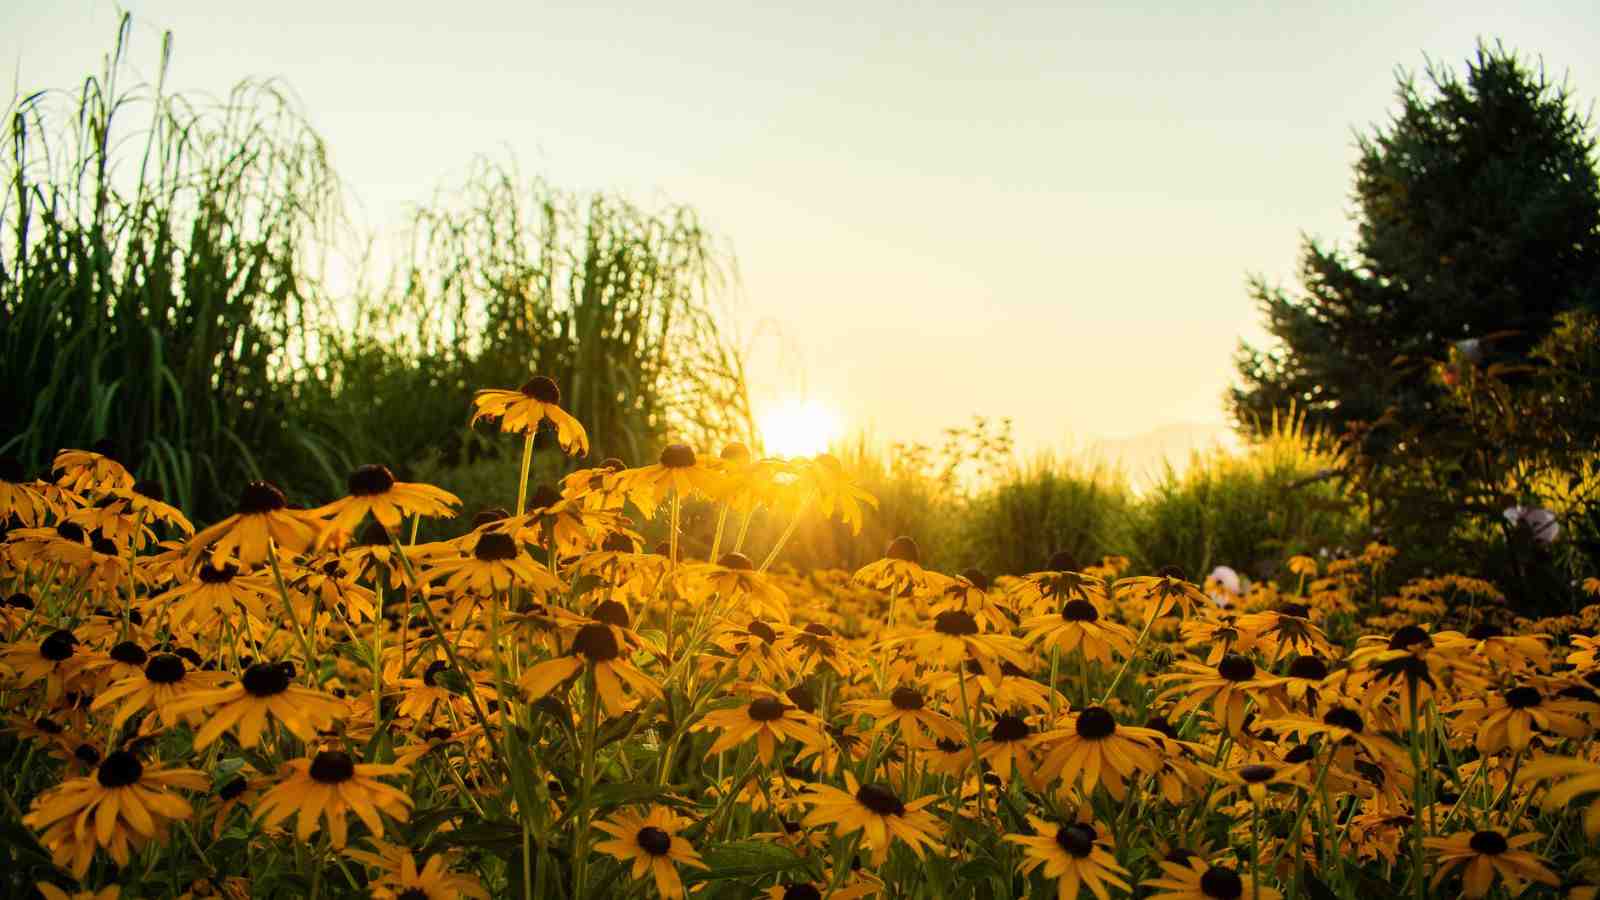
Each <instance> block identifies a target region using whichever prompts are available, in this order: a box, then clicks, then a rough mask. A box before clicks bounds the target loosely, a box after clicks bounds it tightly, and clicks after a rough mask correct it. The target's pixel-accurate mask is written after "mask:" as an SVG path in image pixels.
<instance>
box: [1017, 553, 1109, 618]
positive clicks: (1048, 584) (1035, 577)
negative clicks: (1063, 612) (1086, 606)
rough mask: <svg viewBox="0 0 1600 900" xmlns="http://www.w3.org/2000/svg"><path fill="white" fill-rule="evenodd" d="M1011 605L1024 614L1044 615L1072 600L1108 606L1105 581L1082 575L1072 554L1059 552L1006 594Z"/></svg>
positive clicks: (1025, 576)
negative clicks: (1045, 612) (1043, 613)
mask: <svg viewBox="0 0 1600 900" xmlns="http://www.w3.org/2000/svg"><path fill="white" fill-rule="evenodd" d="M1006 593H1007V595H1008V596H1009V597H1010V599H1011V602H1012V605H1013V606H1014V607H1015V608H1016V609H1017V610H1019V611H1021V612H1023V613H1025V614H1026V613H1042V612H1044V611H1046V610H1052V609H1060V608H1061V607H1062V606H1063V605H1065V604H1067V603H1069V602H1071V601H1073V600H1087V601H1089V602H1091V603H1094V604H1095V605H1096V606H1099V607H1102V608H1103V607H1104V606H1105V605H1106V603H1107V602H1109V598H1108V595H1107V593H1106V582H1105V579H1104V578H1101V577H1100V576H1098V575H1094V574H1090V573H1088V572H1082V571H1079V567H1078V562H1077V560H1075V559H1073V558H1072V554H1070V553H1067V552H1065V551H1058V552H1057V553H1056V554H1055V555H1053V556H1051V557H1050V561H1049V562H1048V563H1046V564H1045V567H1044V569H1042V570H1040V571H1038V572H1029V573H1028V574H1027V575H1024V576H1022V578H1020V579H1018V580H1017V581H1016V582H1014V583H1013V584H1012V585H1011V586H1010V587H1009V588H1008V589H1007V591H1006Z"/></svg>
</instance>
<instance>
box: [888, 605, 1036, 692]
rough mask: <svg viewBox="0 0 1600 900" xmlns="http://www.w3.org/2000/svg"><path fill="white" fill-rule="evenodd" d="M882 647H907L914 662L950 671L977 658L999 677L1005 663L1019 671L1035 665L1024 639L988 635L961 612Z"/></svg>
mask: <svg viewBox="0 0 1600 900" xmlns="http://www.w3.org/2000/svg"><path fill="white" fill-rule="evenodd" d="M882 646H883V647H885V648H888V647H896V646H903V647H905V649H906V652H907V654H908V655H909V656H910V657H912V658H913V659H916V660H919V661H923V662H926V663H930V664H933V665H936V666H942V667H944V668H948V669H954V668H955V667H957V666H959V665H962V664H963V663H965V662H966V661H967V660H968V659H969V658H970V659H975V660H977V661H978V663H979V665H981V666H983V667H984V668H985V669H987V670H989V671H990V672H992V673H994V674H995V675H996V676H997V677H998V674H999V670H1000V663H1001V662H1009V663H1011V664H1012V665H1014V666H1017V667H1019V668H1026V667H1027V666H1029V665H1030V664H1031V663H1032V661H1031V660H1030V659H1029V658H1028V653H1027V649H1026V646H1025V645H1024V644H1023V642H1022V641H1021V640H1019V639H1017V638H1014V637H1012V636H1011V635H1009V634H1002V633H999V632H984V631H983V630H982V629H981V628H980V627H979V625H978V620H977V619H975V618H973V616H972V614H971V613H968V612H963V611H961V610H958V609H951V610H945V611H944V612H942V613H939V614H938V615H937V616H934V617H933V621H932V622H928V623H926V624H925V625H924V626H923V627H921V628H915V629H911V630H908V631H905V632H902V633H900V634H899V635H897V636H895V637H892V638H888V639H886V640H884V641H883V642H882Z"/></svg>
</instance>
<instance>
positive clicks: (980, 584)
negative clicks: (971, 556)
mask: <svg viewBox="0 0 1600 900" xmlns="http://www.w3.org/2000/svg"><path fill="white" fill-rule="evenodd" d="M961 577H962V578H965V579H966V580H968V581H970V582H972V586H973V587H975V588H977V589H978V590H980V591H987V590H988V589H989V584H990V582H989V576H987V575H985V574H983V570H982V569H963V570H962V572H961Z"/></svg>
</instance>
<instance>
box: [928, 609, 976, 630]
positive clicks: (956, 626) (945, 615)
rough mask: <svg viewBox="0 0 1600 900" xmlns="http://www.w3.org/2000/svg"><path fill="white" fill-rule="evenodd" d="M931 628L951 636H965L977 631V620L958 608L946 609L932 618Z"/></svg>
mask: <svg viewBox="0 0 1600 900" xmlns="http://www.w3.org/2000/svg"><path fill="white" fill-rule="evenodd" d="M933 630H934V631H937V632H939V633H940V634H946V635H949V636H951V637H966V636H967V635H971V634H977V633H978V620H977V619H974V618H973V617H972V614H971V613H969V612H966V611H964V610H959V609H947V610H945V611H944V612H942V613H939V615H938V616H936V617H935V618H934V620H933Z"/></svg>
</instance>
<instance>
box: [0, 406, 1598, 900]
mask: <svg viewBox="0 0 1600 900" xmlns="http://www.w3.org/2000/svg"><path fill="white" fill-rule="evenodd" d="M473 402H474V410H473V415H474V416H475V419H481V420H487V421H489V422H491V423H498V426H499V427H500V428H501V429H502V430H503V431H505V432H509V433H511V434H513V435H515V436H514V437H509V438H507V440H515V441H519V442H520V446H521V449H522V465H521V469H522V473H523V477H522V478H521V479H520V482H519V483H518V484H516V485H507V486H506V489H507V490H506V498H505V502H506V508H503V509H486V510H481V511H478V510H462V509H460V508H459V507H460V505H461V504H460V502H459V501H458V499H457V498H456V497H455V496H453V495H452V494H450V493H448V492H446V491H443V490H441V489H439V488H436V487H433V486H431V485H427V484H418V483H407V482H402V481H398V480H397V479H396V477H395V476H394V475H393V474H392V473H391V471H390V470H389V469H387V468H385V467H384V466H381V465H366V466H362V467H360V468H359V469H357V470H356V471H355V472H353V473H352V474H351V475H350V476H349V481H348V493H347V494H346V495H345V496H343V497H341V498H338V499H333V500H331V502H328V503H326V504H324V505H321V506H313V507H306V508H300V507H296V506H292V505H290V503H289V502H288V500H287V499H286V495H285V493H284V491H283V490H281V489H280V487H278V486H275V485H273V484H271V483H268V482H265V481H257V482H251V483H248V484H244V485H241V486H240V487H239V492H238V500H237V506H236V511H235V512H234V514H232V515H230V516H227V517H226V518H223V519H221V520H220V521H217V522H215V523H194V524H191V522H190V521H189V520H188V519H187V518H186V517H185V515H184V513H183V511H181V510H180V509H178V508H176V507H175V506H173V505H169V504H168V503H166V502H164V501H163V499H162V497H161V496H160V492H159V491H158V490H156V489H155V488H154V487H153V486H152V485H151V484H150V483H149V482H144V481H139V480H136V479H135V477H134V475H133V474H130V472H129V471H128V470H127V469H125V468H124V467H123V465H121V464H120V463H119V462H118V461H116V460H115V459H113V458H111V457H109V456H106V455H103V454H101V453H96V452H91V451H86V450H65V451H62V452H61V453H59V454H58V455H57V456H56V457H55V459H54V464H53V467H52V469H51V471H50V472H48V473H45V474H44V476H43V477H41V478H29V477H28V476H27V473H24V472H22V471H21V470H20V466H16V465H10V466H9V467H8V468H7V469H6V470H5V471H0V518H3V519H4V522H5V523H6V524H5V532H4V539H3V542H0V593H3V596H4V597H5V598H6V599H5V600H4V604H3V606H0V701H3V706H4V714H5V729H4V734H3V735H0V760H3V762H0V786H3V788H4V795H5V809H4V810H3V812H0V815H3V816H4V823H5V842H6V843H7V844H9V845H11V850H10V852H11V853H12V854H13V856H12V858H13V859H14V860H17V861H18V862H19V863H20V865H17V866H15V867H13V868H12V870H11V871H9V872H6V873H4V874H0V879H4V886H3V889H0V893H6V894H7V896H13V895H15V896H32V895H33V892H34V891H37V892H38V894H39V895H42V896H45V897H49V898H59V897H96V898H100V900H105V898H114V897H118V896H120V897H167V896H173V897H177V896H181V897H215V896H220V897H307V896H309V897H314V898H322V897H330V898H331V897H358V896H373V897H384V898H399V900H425V898H426V900H445V898H453V897H490V896H493V897H513V898H518V897H527V898H533V897H538V898H556V897H564V898H598V897H655V896H660V897H682V896H685V895H690V894H692V895H696V896H702V897H770V898H774V900H778V898H784V900H805V898H820V897H834V898H867V897H884V898H888V897H991V898H1008V897H1021V896H1033V897H1059V898H1062V900H1070V898H1075V897H1095V898H1098V900H1106V898H1110V897H1128V896H1139V897H1149V898H1159V900H1200V898H1217V900H1232V898H1251V900H1256V898H1265V900H1277V898H1280V897H1318V898H1321V897H1356V896H1368V897H1384V896H1410V897H1417V898H1423V897H1431V896H1457V895H1459V896H1467V897H1486V896H1500V897H1516V896H1524V895H1526V896H1571V897H1580V896H1582V897H1593V896H1595V892H1596V890H1597V888H1596V887H1594V886H1592V885H1594V884H1600V865H1597V861H1600V857H1596V856H1595V855H1594V854H1593V852H1592V848H1593V846H1594V841H1595V839H1596V838H1597V837H1600V757H1597V754H1596V748H1595V745H1594V743H1593V741H1592V733H1593V730H1594V725H1595V722H1596V720H1597V718H1600V695H1597V694H1596V688H1597V686H1600V643H1597V640H1596V639H1595V638H1594V637H1593V636H1592V635H1593V633H1594V628H1595V626H1596V625H1597V620H1600V606H1591V607H1588V608H1585V609H1583V610H1582V611H1580V612H1578V613H1576V614H1574V615H1569V616H1563V617H1559V618H1546V619H1539V620H1531V619H1527V618H1523V617H1519V616H1517V615H1515V614H1514V612H1513V610H1514V609H1515V604H1514V603H1513V602H1510V601H1509V600H1508V598H1511V600H1514V599H1515V594H1516V591H1517V585H1514V584H1501V585H1494V584H1489V583H1487V582H1484V581H1481V580H1477V579H1472V578H1467V577H1461V576H1454V575H1448V574H1440V575H1437V576H1434V577H1429V578H1426V579H1422V580H1413V581H1409V582H1405V583H1402V584H1391V583H1390V582H1389V580H1388V579H1386V578H1385V572H1386V570H1387V569H1388V567H1389V566H1390V564H1391V562H1392V561H1393V560H1394V559H1395V557H1396V555H1397V554H1402V553H1404V552H1405V548H1404V547H1399V548H1396V547H1390V546H1387V545H1384V544H1380V543H1375V544H1372V545H1370V546H1367V547H1366V548H1365V549H1364V550H1363V551H1361V552H1359V553H1354V554H1343V555H1339V554H1330V555H1328V556H1326V557H1319V558H1313V557H1309V556H1295V557H1293V558H1290V559H1288V560H1286V565H1285V568H1284V575H1283V577H1281V578H1279V579H1277V580H1275V581H1272V580H1264V581H1259V582H1256V583H1254V584H1252V585H1249V586H1248V587H1241V586H1240V585H1239V584H1238V583H1237V582H1226V583H1219V582H1218V581H1209V582H1207V581H1204V580H1199V581H1197V580H1195V579H1196V578H1197V577H1198V573H1184V572H1181V571H1177V570H1175V569H1172V568H1168V569H1163V570H1160V571H1153V572H1142V571H1131V570H1130V568H1129V564H1128V562H1127V560H1125V559H1121V558H1116V557H1110V558H1105V559H1101V560H1097V561H1090V560H1073V559H1071V558H1070V557H1069V556H1067V555H1066V554H1058V555H1057V556H1056V558H1055V559H1052V560H1051V562H1050V563H1049V565H1048V566H1047V568H1046V569H1045V570H1043V571H1037V572H1031V573H1027V574H1024V575H1018V576H1005V577H996V578H993V579H991V578H989V577H987V576H986V575H985V574H984V573H982V572H979V571H976V570H967V571H963V572H961V573H959V574H957V573H951V572H939V571H933V570H931V569H928V568H924V567H923V566H922V565H921V564H920V560H919V554H918V550H917V545H916V542H915V535H911V536H907V537H902V538H898V539H896V540H895V541H893V542H892V543H891V544H890V545H889V546H888V547H887V548H886V549H885V551H884V554H883V557H882V558H881V559H880V560H878V561H876V562H872V563H870V564H868V565H866V566H864V567H862V568H860V569H859V570H858V571H855V572H844V571H832V570H829V571H808V572H796V571H793V570H792V569H791V568H789V567H787V566H786V565H785V564H784V553H783V551H784V546H785V544H786V543H787V542H788V541H789V539H790V537H791V536H792V535H793V534H794V532H795V529H796V528H797V527H798V526H799V524H800V523H802V522H804V521H807V520H827V519H831V520H837V521H840V522H843V523H845V524H846V525H850V526H852V527H855V528H859V526H860V524H861V522H862V521H863V519H864V518H865V517H868V516H871V515H873V508H874V507H875V505H876V501H875V500H874V498H873V497H872V496H870V495H869V494H867V493H866V492H865V491H863V490H862V489H860V488H859V487H858V486H857V485H856V484H855V483H854V480H853V479H852V476H851V474H850V473H849V472H847V471H845V469H844V468H843V467H842V466H841V465H840V463H839V462H838V461H837V460H836V459H834V458H833V457H831V456H828V455H818V456H815V457H810V458H797V459H786V460H780V459H761V458H757V457H755V456H753V455H752V454H751V453H750V452H749V451H748V450H747V449H745V448H744V447H742V446H740V445H731V446H728V447H726V448H715V450H713V448H691V447H688V446H686V445H683V444H673V445H671V446H668V447H667V448H666V449H665V450H664V451H663V452H662V453H661V454H660V456H659V459H657V460H655V461H653V462H650V463H649V464H646V465H638V466H634V467H629V466H627V465H625V464H624V463H623V462H622V461H619V460H614V459H607V460H604V461H600V462H598V463H597V464H591V463H590V462H585V463H581V465H585V466H587V467H585V468H577V469H575V470H574V471H572V472H571V474H569V475H567V476H566V477H565V478H564V479H563V480H562V481H561V482H560V484H559V485H550V486H531V485H530V484H529V478H528V477H527V473H528V472H529V469H530V462H531V459H532V456H533V454H534V436H535V434H536V433H538V432H539V431H540V430H541V429H545V430H547V431H548V433H549V434H550V436H551V438H552V441H551V443H552V445H553V446H552V449H551V450H549V451H541V452H550V453H558V452H559V453H564V454H568V455H570V456H571V457H573V458H574V459H577V458H579V457H584V456H586V455H587V454H588V452H589V449H590V448H589V437H588V432H587V431H586V429H585V426H584V423H581V422H579V421H578V420H577V419H576V418H574V417H573V416H572V415H570V414H569V413H568V412H567V411H566V410H564V408H563V406H562V397H561V392H560V391H559V390H558V389H557V386H556V384H555V382H554V381H552V380H550V379H548V378H543V377H535V378H534V379H532V380H530V381H529V382H528V383H527V384H526V385H524V386H523V387H522V388H521V389H514V390H485V391H479V392H478V394H477V396H476V397H475V399H474V401H473ZM636 462H637V461H636ZM691 499H694V500H696V502H709V503H710V504H711V506H712V509H713V510H714V514H715V516H716V519H715V521H716V527H715V532H714V535H713V537H712V539H711V541H710V544H709V547H695V548H693V549H691V547H690V546H689V542H687V541H685V540H680V527H679V526H680V520H681V518H682V516H683V507H684V504H685V503H686V502H687V501H689V500H691ZM756 510H765V511H767V512H768V513H770V514H776V515H778V516H780V518H781V519H782V520H783V521H787V522H789V523H790V524H789V527H788V528H787V529H786V530H785V531H783V532H782V533H781V535H780V537H779V538H778V540H777V541H776V543H775V544H774V545H772V546H761V547H756V546H751V542H750V541H748V540H747V537H748V532H749V528H750V521H751V518H752V515H753V513H754V512H755V511H756ZM456 517H461V518H463V519H464V520H465V523H464V524H463V526H462V528H461V529H460V531H461V532H462V533H461V536H459V537H455V538H452V539H449V540H442V541H435V542H428V541H419V540H418V537H417V536H418V531H419V523H420V522H421V521H422V520H439V519H450V518H456ZM468 523H469V524H468ZM201 524H203V525H204V527H197V525H201ZM647 526H648V527H647ZM652 527H653V528H655V529H657V530H658V531H659V532H660V533H663V534H665V535H666V539H665V540H663V541H660V542H659V543H658V544H652V543H651V542H648V541H646V539H645V538H644V537H643V533H644V532H645V531H647V530H648V529H649V528H652ZM1191 576H1194V577H1191ZM1584 588H1585V589H1586V591H1587V592H1588V593H1590V594H1591V595H1592V594H1595V593H1600V583H1595V582H1594V581H1593V580H1591V582H1590V583H1588V584H1586V585H1584Z"/></svg>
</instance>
